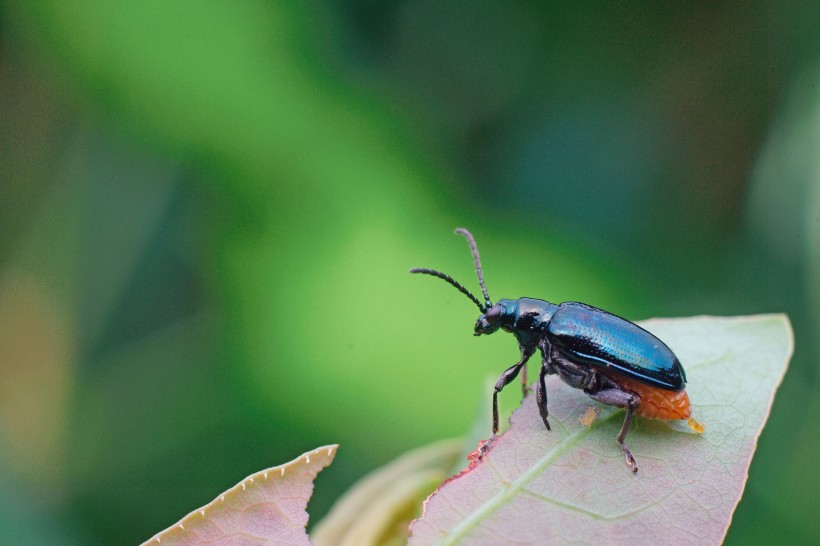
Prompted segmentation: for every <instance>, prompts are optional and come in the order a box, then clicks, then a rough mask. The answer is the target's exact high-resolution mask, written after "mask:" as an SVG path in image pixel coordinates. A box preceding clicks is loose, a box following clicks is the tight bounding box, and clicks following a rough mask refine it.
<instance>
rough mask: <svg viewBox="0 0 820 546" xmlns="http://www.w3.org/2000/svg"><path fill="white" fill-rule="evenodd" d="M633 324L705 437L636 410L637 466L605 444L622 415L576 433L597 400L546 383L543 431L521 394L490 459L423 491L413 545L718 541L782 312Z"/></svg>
mask: <svg viewBox="0 0 820 546" xmlns="http://www.w3.org/2000/svg"><path fill="white" fill-rule="evenodd" d="M643 326H644V327H645V328H647V329H648V330H650V331H652V332H653V333H655V334H657V335H658V336H659V337H660V338H661V339H663V340H664V341H665V342H666V343H667V344H669V346H670V347H671V348H672V349H673V350H674V351H675V353H676V354H677V355H678V357H679V358H680V359H681V361H682V362H683V363H684V366H685V368H686V373H687V376H688V379H689V382H688V385H687V392H688V393H689V397H690V400H691V402H692V407H693V415H694V417H695V418H696V419H697V420H698V421H701V422H703V423H705V425H706V430H705V432H704V433H703V434H701V435H697V434H694V433H693V432H692V431H691V430H689V428H688V427H687V426H686V425H685V424H681V423H680V422H667V421H655V420H649V419H643V418H638V419H637V420H636V421H635V422H633V427H632V429H631V431H630V433H629V436H628V437H627V442H628V444H629V446H630V448H631V449H632V453H633V454H634V455H635V457H636V459H637V461H638V464H639V465H640V471H639V472H638V473H637V474H633V473H632V472H630V471H629V468H628V467H627V466H626V464H625V461H624V457H623V455H622V452H621V450H620V448H619V447H618V445H617V444H616V443H615V437H616V435H617V433H618V431H619V429H620V426H621V423H622V421H623V415H624V413H623V411H622V410H617V409H615V408H611V407H600V408H599V409H600V411H599V413H598V415H597V417H596V418H595V419H594V421H592V422H591V423H590V425H589V427H585V426H583V425H582V424H581V423H580V419H581V418H582V417H584V415H585V413H587V410H588V408H589V407H590V406H598V405H597V404H595V403H594V402H592V400H590V399H589V398H588V397H586V396H585V395H584V394H583V393H582V392H581V391H578V390H575V389H571V388H569V387H567V386H566V385H564V384H561V383H560V381H558V380H557V379H556V378H555V377H551V378H550V381H549V383H548V386H547V389H548V393H549V409H550V423H551V425H552V431H551V432H548V431H547V430H545V428H544V425H543V423H542V422H541V419H540V416H539V415H538V410H537V407H536V404H535V398H534V396H528V397H527V398H526V399H525V401H524V403H523V406H522V407H521V408H520V409H518V410H516V411H515V413H514V414H513V416H512V418H511V420H510V422H511V426H510V430H509V431H508V432H507V433H505V434H504V435H503V436H501V437H500V438H499V439H498V441H497V442H496V444H495V445H494V447H493V448H492V450H491V451H490V452H489V453H488V454H487V456H485V457H484V458H483V459H482V460H480V461H478V462H477V464H476V463H475V462H474V464H473V465H471V467H470V468H468V469H466V470H465V471H463V472H462V474H461V475H459V476H457V477H455V478H453V479H451V480H449V481H448V482H445V483H444V484H443V485H442V486H441V487H440V488H439V490H438V491H437V492H436V493H434V494H433V495H432V496H431V497H430V498H429V499H428V501H427V503H426V506H425V511H424V515H423V517H422V518H421V519H419V520H416V521H415V522H414V523H413V525H412V527H411V539H410V544H411V545H426V544H456V543H458V544H467V545H471V544H504V543H515V544H531V543H545V542H559V541H564V542H583V543H602V542H604V543H630V544H633V545H634V544H656V543H658V542H659V541H663V542H666V543H697V544H718V543H720V542H721V541H722V539H723V537H724V536H725V534H726V531H727V529H728V527H729V523H730V522H731V518H732V513H733V511H734V509H735V507H736V506H737V503H738V501H739V500H740V496H741V494H742V493H743V488H744V485H745V482H746V478H747V477H748V471H749V465H750V463H751V458H752V454H753V453H754V450H755V446H756V444H757V438H758V436H759V435H760V431H761V430H762V428H763V425H764V423H765V421H766V418H767V417H768V415H769V410H770V408H771V404H772V401H773V398H774V391H775V390H776V388H777V386H778V385H779V384H780V382H781V380H782V378H783V375H784V374H785V371H786V367H787V365H788V361H789V358H790V356H791V353H792V346H793V340H792V333H791V327H790V325H789V322H788V319H787V318H786V317H785V316H784V315H762V316H754V317H737V318H714V317H696V318H690V319H668V320H652V321H649V322H647V323H644V324H643ZM587 417H588V414H587ZM670 423H673V424H672V426H670Z"/></svg>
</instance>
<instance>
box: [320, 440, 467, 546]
mask: <svg viewBox="0 0 820 546" xmlns="http://www.w3.org/2000/svg"><path fill="white" fill-rule="evenodd" d="M461 448H462V441H461V440H442V441H439V442H436V443H433V444H430V445H427V446H424V447H420V448H418V449H414V450H412V451H410V452H408V453H405V454H404V455H402V456H401V457H399V458H398V459H396V460H395V461H392V462H390V463H388V464H387V465H385V466H383V467H381V468H379V469H377V470H374V471H373V472H371V473H370V474H368V475H367V476H365V477H364V478H362V479H361V480H360V481H359V482H357V483H356V484H355V485H354V486H353V487H352V488H351V489H350V490H349V491H348V492H347V493H345V495H344V496H343V497H342V498H340V499H339V500H338V501H336V504H334V505H333V508H332V509H331V511H330V513H329V514H328V515H327V516H326V517H325V518H324V519H323V520H322V521H321V522H319V524H318V525H316V528H315V529H314V530H313V532H312V533H311V540H313V544H314V545H315V546H357V545H359V544H368V545H374V546H382V545H387V544H397V545H398V544H404V543H405V542H406V541H407V531H408V527H409V524H410V521H411V520H412V519H414V518H416V517H418V516H419V514H420V512H421V504H422V501H423V500H424V499H425V498H427V496H428V495H429V494H430V491H431V490H433V489H434V488H435V487H436V486H437V485H438V484H440V483H441V481H442V480H443V479H444V478H446V477H447V473H448V472H449V471H450V470H451V469H452V467H453V465H454V464H455V459H456V458H457V457H458V456H459V455H460V454H461Z"/></svg>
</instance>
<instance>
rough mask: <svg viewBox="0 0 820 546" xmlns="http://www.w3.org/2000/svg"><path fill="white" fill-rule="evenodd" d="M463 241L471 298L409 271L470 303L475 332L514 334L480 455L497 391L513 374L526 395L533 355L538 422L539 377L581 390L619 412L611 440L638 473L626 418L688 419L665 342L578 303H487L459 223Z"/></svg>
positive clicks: (679, 374)
mask: <svg viewBox="0 0 820 546" xmlns="http://www.w3.org/2000/svg"><path fill="white" fill-rule="evenodd" d="M456 233H458V234H459V235H463V236H464V237H465V238H466V239H467V242H468V243H469V244H470V250H471V251H472V253H473V261H474V264H475V271H476V275H478V282H479V284H480V285H481V292H482V294H483V295H484V302H481V301H479V299H478V298H477V297H475V296H474V295H473V294H472V293H471V292H470V291H469V290H467V289H466V288H465V287H464V286H463V285H462V284H460V283H459V282H457V281H456V280H455V279H453V278H452V277H451V276H450V275H447V274H446V273H442V272H441V271H436V270H435V269H428V268H421V267H420V268H414V269H411V270H410V272H411V273H422V274H425V275H432V276H434V277H438V278H439V279H442V280H444V281H446V282H448V283H450V284H451V285H453V286H454V287H456V288H457V289H458V290H459V291H460V292H461V293H462V294H464V295H465V296H467V297H468V298H470V300H472V302H473V303H475V304H476V305H477V306H478V309H479V310H480V311H481V316H480V317H478V320H477V321H476V323H475V335H476V336H480V335H489V334H492V333H494V332H495V331H496V330H498V329H499V328H501V329H502V330H504V331H505V332H510V333H512V334H513V335H515V337H516V339H517V340H518V346H519V349H520V350H521V359H520V360H519V361H518V362H516V363H515V364H513V365H512V366H510V367H509V368H507V369H506V370H505V371H504V373H502V374H501V376H500V377H499V378H498V381H497V382H496V384H495V388H494V390H493V422H492V436H490V439H489V440H488V441H487V442H486V443H485V444H484V445H483V446H482V451H481V454H483V453H485V451H486V449H488V447H489V445H490V444H491V443H492V441H493V440H494V439H495V437H496V435H497V434H498V393H499V392H501V390H502V389H503V388H504V387H505V386H506V385H508V384H509V383H510V382H512V381H513V380H514V379H515V378H516V377H517V376H518V374H519V372H522V370H523V373H522V374H521V379H522V385H523V390H524V394H525V395H526V394H527V379H526V374H527V369H526V367H525V365H526V363H527V361H528V360H529V359H530V357H531V356H532V355H533V354H534V353H535V351H536V349H538V350H539V351H540V352H541V372H540V373H539V375H538V383H537V384H536V402H537V404H538V410H539V413H540V414H541V419H542V420H543V421H544V426H546V427H547V430H549V429H550V424H549V420H548V419H547V417H548V412H547V388H546V385H545V383H544V378H545V377H546V376H547V375H553V374H555V375H558V377H559V378H560V379H561V380H562V381H563V382H564V383H566V384H567V385H569V386H570V387H573V388H576V389H581V390H583V391H584V393H586V394H587V395H588V396H589V397H590V398H592V399H593V400H596V401H598V402H600V403H602V404H607V405H610V406H616V407H619V408H624V409H625V410H626V417H625V418H624V423H623V426H621V431H620V433H619V434H618V437H617V441H618V443H619V444H620V446H621V448H622V449H623V452H624V455H625V456H626V463H627V464H628V465H629V466H630V467H631V468H632V472H637V471H638V464H637V463H636V462H635V457H633V456H632V452H631V451H630V450H629V447H627V445H626V442H625V441H624V439H625V438H626V434H627V432H629V426H630V424H631V423H632V417H633V415H641V416H644V417H649V418H652V419H688V418H689V417H690V416H691V408H690V405H689V397H688V395H687V394H686V372H684V370H683V366H681V363H680V361H679V360H678V358H677V357H676V356H675V354H674V353H673V352H672V350H671V349H670V348H669V347H667V346H666V344H665V343H664V342H663V341H661V340H660V339H658V338H657V337H655V336H654V335H652V334H650V333H649V332H647V331H646V330H644V329H643V328H641V327H640V326H638V325H637V324H634V323H633V322H630V321H628V320H626V319H623V318H621V317H618V316H616V315H613V314H612V313H608V312H606V311H604V310H602V309H597V308H595V307H592V306H590V305H586V304H583V303H578V302H565V303H562V304H560V305H556V304H554V303H550V302H548V301H544V300H539V299H534V298H519V299H517V300H505V299H502V300H498V301H497V302H496V303H495V304H493V302H492V301H491V300H490V296H489V294H488V293H487V287H486V285H485V284H484V276H483V274H482V272H481V260H480V258H479V256H478V247H477V246H476V243H475V239H474V238H473V235H472V234H471V233H470V232H469V231H467V230H466V229H464V228H458V229H456Z"/></svg>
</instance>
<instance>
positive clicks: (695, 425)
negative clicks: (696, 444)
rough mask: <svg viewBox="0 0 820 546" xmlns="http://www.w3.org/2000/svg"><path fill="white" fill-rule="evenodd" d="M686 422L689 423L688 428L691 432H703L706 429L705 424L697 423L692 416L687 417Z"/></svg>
mask: <svg viewBox="0 0 820 546" xmlns="http://www.w3.org/2000/svg"><path fill="white" fill-rule="evenodd" d="M687 423H689V428H691V429H692V431H693V432H696V433H698V434H703V431H704V430H706V425H704V424H703V423H699V422H697V421H695V420H694V419H692V418H689V420H688V421H687Z"/></svg>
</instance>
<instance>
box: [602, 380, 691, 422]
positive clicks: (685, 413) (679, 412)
mask: <svg viewBox="0 0 820 546" xmlns="http://www.w3.org/2000/svg"><path fill="white" fill-rule="evenodd" d="M607 376H608V377H609V378H610V379H612V380H613V381H615V382H617V383H618V384H619V385H620V386H621V387H622V388H623V389H624V390H625V391H629V392H633V393H635V394H637V395H638V396H640V397H641V404H640V405H639V406H638V408H637V409H636V410H635V415H641V416H643V417H649V418H650V419H689V417H691V416H692V408H691V407H690V406H689V396H688V395H687V394H686V389H681V390H679V391H667V390H664V389H659V388H657V387H650V386H649V385H646V384H644V383H641V382H640V381H635V380H634V379H630V378H628V377H624V376H622V375H614V374H613V375H609V374H607Z"/></svg>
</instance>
